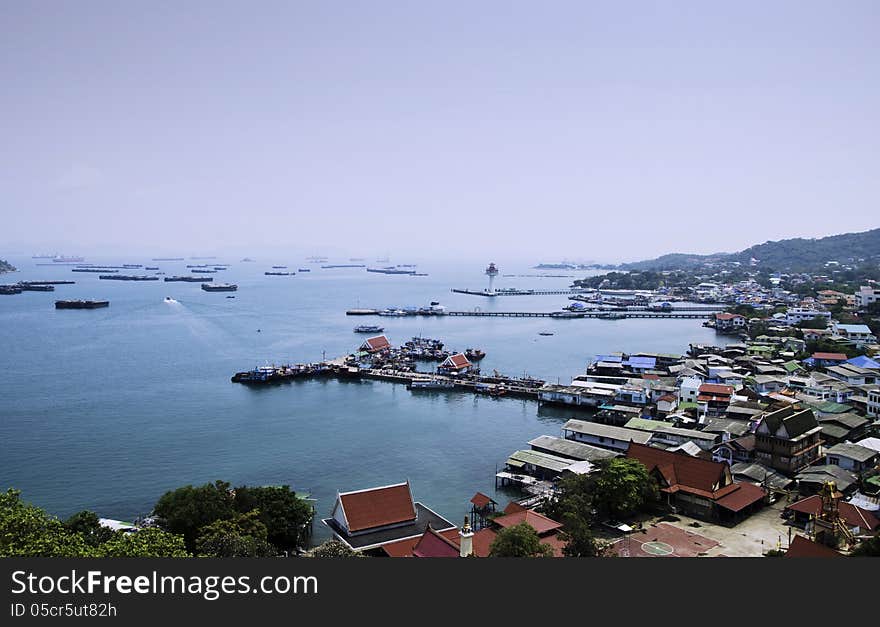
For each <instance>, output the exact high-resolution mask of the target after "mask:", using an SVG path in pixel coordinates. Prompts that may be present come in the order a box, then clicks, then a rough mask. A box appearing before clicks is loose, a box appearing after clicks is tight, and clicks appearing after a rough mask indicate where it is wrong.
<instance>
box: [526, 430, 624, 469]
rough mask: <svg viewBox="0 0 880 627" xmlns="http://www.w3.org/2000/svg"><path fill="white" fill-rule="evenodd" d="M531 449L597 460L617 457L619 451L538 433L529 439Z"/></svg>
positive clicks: (578, 458)
mask: <svg viewBox="0 0 880 627" xmlns="http://www.w3.org/2000/svg"><path fill="white" fill-rule="evenodd" d="M529 446H531V447H532V450H533V451H536V452H539V453H548V454H550V455H555V456H557V457H561V458H567V459H570V460H572V461H586V462H593V463H595V462H599V461H601V460H603V459H611V458H614V457H617V456H618V455H619V453H616V452H614V451H609V450H608V449H604V448H599V447H598V446H591V445H589V444H583V443H581V442H575V441H574V440H569V439H566V438H557V437H555V436H552V435H540V436H538V437H537V438H535V439H533V440H530V441H529Z"/></svg>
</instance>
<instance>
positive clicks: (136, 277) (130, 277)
mask: <svg viewBox="0 0 880 627" xmlns="http://www.w3.org/2000/svg"><path fill="white" fill-rule="evenodd" d="M98 278H99V279H104V280H106V281H158V280H159V277H157V276H144V275H141V274H101V275H99V276H98Z"/></svg>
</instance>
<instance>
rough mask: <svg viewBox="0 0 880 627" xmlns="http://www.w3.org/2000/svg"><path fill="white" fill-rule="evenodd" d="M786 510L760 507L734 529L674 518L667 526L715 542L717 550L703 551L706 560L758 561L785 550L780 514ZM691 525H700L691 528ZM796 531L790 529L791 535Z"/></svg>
mask: <svg viewBox="0 0 880 627" xmlns="http://www.w3.org/2000/svg"><path fill="white" fill-rule="evenodd" d="M784 507H785V503H784V502H782V501H779V502H776V503H774V504H773V505H768V506H766V507H763V508H762V509H761V510H760V511H758V512H756V513H755V514H752V515H751V516H749V517H748V518H747V519H746V520H744V521H743V522H741V523H739V524H738V525H736V526H735V527H725V526H723V525H716V524H713V523H708V522H704V521H702V520H696V519H694V518H689V517H688V516H682V515H677V516H676V517H677V518H679V519H680V520H679V521H677V522H668V523H664V524H669V525H672V526H674V527H678V528H679V529H683V530H687V531H692V532H694V533H697V534H699V535H701V536H704V537H706V538H709V539H710V540H714V541H715V542H717V546H714V547H712V548H711V549H709V550H708V551H706V556H707V557H717V556H719V555H724V556H727V557H761V556H763V555H764V553H766V552H767V551H770V550H772V549H776V548H777V546H778V545H779V544H781V546H782V549H785V548H787V547H788V532H789V529H791V527H789V526H788V525H786V524H785V520H783V519H782V518H781V517H780V516H779V514H780V513H781V512H782V509H783V508H784ZM691 523H697V524H699V526H698V527H692V526H691ZM795 531H796V530H795V529H792V533H794V532H795Z"/></svg>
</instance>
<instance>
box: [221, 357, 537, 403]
mask: <svg viewBox="0 0 880 627" xmlns="http://www.w3.org/2000/svg"><path fill="white" fill-rule="evenodd" d="M344 361H345V358H344V357H340V358H338V359H334V360H332V361H328V362H322V363H320V364H314V365H312V366H309V367H304V368H302V369H290V368H289V367H283V366H282V367H277V368H276V367H270V368H269V370H271V372H272V373H273V374H272V376H270V377H269V378H267V379H263V380H244V379H240V376H241V375H243V374H249V373H237V374H236V375H235V376H233V377H232V381H233V382H234V383H236V382H240V383H244V384H246V385H257V386H261V387H262V386H266V385H276V384H281V383H291V382H293V381H296V380H304V379H315V378H320V377H333V378H336V379H340V380H343V381H346V380H348V381H351V380H358V379H374V380H377V381H385V382H388V383H402V384H405V385H409V384H411V383H412V382H413V381H425V380H432V381H442V382H447V383H452V384H453V387H450V388H436V389H435V388H431V389H428V390H423V391H426V392H469V393H472V394H479V395H481V396H490V397H492V398H497V397H502V396H503V397H515V398H525V399H529V400H535V401H536V400H538V390H539V389H540V385H536V384H533V385H527V382H528V380H522V379H516V378H512V377H481V376H478V377H476V378H459V377H454V376H448V375H441V374H434V373H429V372H418V371H410V370H393V369H384V368H383V369H380V368H357V367H351V368H349V367H347V366H345V365H344ZM532 381H534V380H532ZM538 383H540V384H541V385H543V383H544V382H543V381H539V382H538Z"/></svg>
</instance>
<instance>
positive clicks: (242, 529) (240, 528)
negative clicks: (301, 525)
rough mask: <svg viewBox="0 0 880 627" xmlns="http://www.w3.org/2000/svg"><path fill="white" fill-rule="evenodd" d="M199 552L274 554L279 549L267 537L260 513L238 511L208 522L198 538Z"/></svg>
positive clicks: (209, 553)
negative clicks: (222, 518) (227, 516)
mask: <svg viewBox="0 0 880 627" xmlns="http://www.w3.org/2000/svg"><path fill="white" fill-rule="evenodd" d="M196 554H197V555H201V556H205V557H272V556H274V555H276V554H277V550H276V549H275V547H273V546H272V545H271V544H269V542H268V541H267V540H266V525H264V524H263V523H262V522H261V521H260V512H259V511H258V510H251V511H250V512H247V513H246V514H235V516H234V517H233V518H232V519H229V520H215V521H214V522H212V523H211V524H210V525H205V526H204V527H202V529H201V531H199V536H198V538H196Z"/></svg>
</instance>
